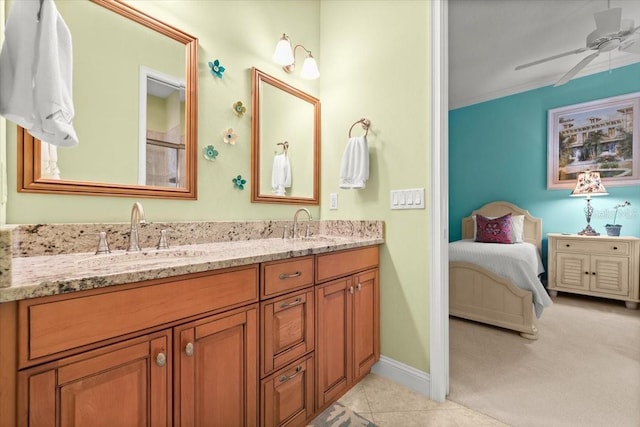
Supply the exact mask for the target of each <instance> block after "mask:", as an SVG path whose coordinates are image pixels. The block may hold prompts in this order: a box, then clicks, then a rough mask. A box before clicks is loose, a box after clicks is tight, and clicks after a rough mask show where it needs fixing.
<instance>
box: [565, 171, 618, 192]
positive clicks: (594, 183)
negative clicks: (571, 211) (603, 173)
mask: <svg viewBox="0 0 640 427" xmlns="http://www.w3.org/2000/svg"><path fill="white" fill-rule="evenodd" d="M607 194H609V193H608V192H607V189H606V188H604V185H602V180H601V179H600V174H599V173H598V172H591V171H584V172H581V173H580V174H579V175H578V182H577V183H576V188H574V190H573V191H572V192H571V197H578V196H587V197H590V196H606V195H607Z"/></svg>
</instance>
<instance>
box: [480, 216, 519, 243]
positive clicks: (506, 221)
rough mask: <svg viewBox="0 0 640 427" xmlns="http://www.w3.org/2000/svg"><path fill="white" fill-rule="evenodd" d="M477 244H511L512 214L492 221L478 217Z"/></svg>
mask: <svg viewBox="0 0 640 427" xmlns="http://www.w3.org/2000/svg"><path fill="white" fill-rule="evenodd" d="M476 224H477V231H476V242H482V243H511V214H510V213H508V214H506V215H505V216H501V217H500V218H494V219H490V218H487V217H485V216H482V215H477V216H476Z"/></svg>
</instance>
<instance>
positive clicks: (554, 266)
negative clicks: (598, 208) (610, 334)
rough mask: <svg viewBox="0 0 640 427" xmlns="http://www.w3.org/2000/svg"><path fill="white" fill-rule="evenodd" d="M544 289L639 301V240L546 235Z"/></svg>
mask: <svg viewBox="0 0 640 427" xmlns="http://www.w3.org/2000/svg"><path fill="white" fill-rule="evenodd" d="M547 237H548V241H549V250H548V253H549V259H548V261H549V262H548V270H549V272H548V278H549V284H548V289H549V291H550V292H549V293H550V295H551V296H552V297H555V296H556V295H557V294H558V291H560V292H569V293H574V294H582V295H591V296H596V297H603V298H611V299H617V300H622V301H625V304H626V306H627V308H630V309H636V308H637V307H638V303H639V302H640V265H639V264H640V239H639V238H637V237H611V236H580V235H578V234H569V235H567V234H557V233H549V234H548V235H547Z"/></svg>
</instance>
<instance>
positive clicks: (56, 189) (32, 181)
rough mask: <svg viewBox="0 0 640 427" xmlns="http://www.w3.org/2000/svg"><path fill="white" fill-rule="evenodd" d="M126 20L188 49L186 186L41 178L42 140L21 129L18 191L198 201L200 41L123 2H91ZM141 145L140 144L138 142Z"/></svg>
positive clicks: (19, 131)
mask: <svg viewBox="0 0 640 427" xmlns="http://www.w3.org/2000/svg"><path fill="white" fill-rule="evenodd" d="M91 2H93V3H96V4H97V5H99V6H102V7H104V8H106V9H108V10H111V11H113V12H115V13H116V14H118V15H120V16H122V17H123V18H125V19H130V20H132V21H134V22H135V23H138V24H140V25H143V26H145V27H147V28H149V29H151V30H153V31H156V32H158V33H160V34H162V35H164V36H166V37H169V38H171V39H173V40H175V41H177V42H179V43H182V44H184V46H185V63H186V70H185V82H186V93H185V116H186V117H185V163H186V164H185V186H184V187H180V188H173V187H151V186H145V185H135V184H114V183H107V182H92V181H73V180H64V179H49V178H42V177H41V174H40V164H41V163H40V141H39V140H38V139H36V138H34V137H33V136H31V134H29V133H28V132H27V131H26V130H25V129H24V128H22V127H20V126H18V131H17V143H18V191H19V192H26V193H58V194H60V193H61V194H81V195H96V196H129V197H147V198H169V199H196V198H197V191H196V190H197V188H196V187H197V171H196V164H197V155H198V142H197V127H198V126H197V117H198V110H197V108H198V107H197V106H198V39H197V38H195V37H193V36H191V35H189V34H186V33H184V32H183V31H181V30H178V29H177V28H174V27H172V26H170V25H168V24H166V23H164V22H162V21H159V20H158V19H155V18H153V17H151V16H149V15H147V14H146V13H144V12H141V11H139V10H137V9H135V8H133V7H131V6H129V5H127V4H125V3H123V2H121V1H120V0H91ZM135 144H136V145H137V144H138V141H137V140H136V141H135Z"/></svg>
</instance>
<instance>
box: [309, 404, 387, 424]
mask: <svg viewBox="0 0 640 427" xmlns="http://www.w3.org/2000/svg"><path fill="white" fill-rule="evenodd" d="M307 427H376V425H375V424H374V423H372V422H371V421H369V420H367V419H364V418H362V417H361V416H360V415H358V414H356V413H355V412H353V411H352V410H351V409H349V408H346V407H344V406H342V405H341V404H339V403H337V402H336V403H334V404H333V405H331V406H329V407H328V408H327V409H325V410H324V411H322V413H321V414H320V415H318V416H317V417H316V418H315V419H314V420H313V421H311V423H309V425H308V426H307Z"/></svg>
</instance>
